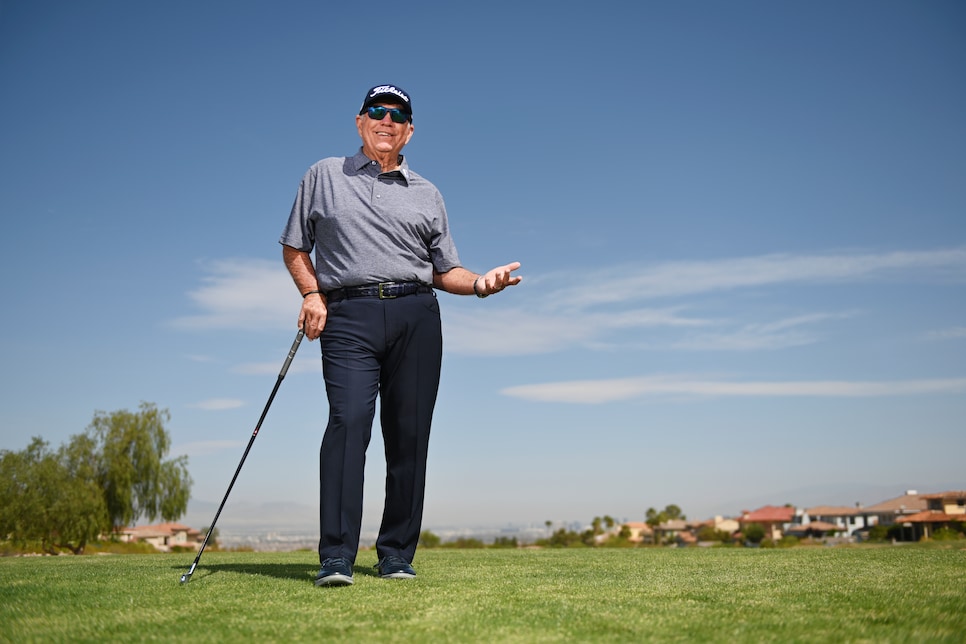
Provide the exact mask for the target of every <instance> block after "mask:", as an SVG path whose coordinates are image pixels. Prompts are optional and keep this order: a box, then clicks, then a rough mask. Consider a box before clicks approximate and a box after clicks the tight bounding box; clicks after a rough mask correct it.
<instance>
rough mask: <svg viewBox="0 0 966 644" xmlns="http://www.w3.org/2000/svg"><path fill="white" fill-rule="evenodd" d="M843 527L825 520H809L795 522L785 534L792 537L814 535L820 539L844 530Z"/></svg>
mask: <svg viewBox="0 0 966 644" xmlns="http://www.w3.org/2000/svg"><path fill="white" fill-rule="evenodd" d="M844 531H845V528H843V527H842V526H839V525H836V524H834V523H828V522H827V521H810V522H808V523H799V524H796V525H794V526H792V527H790V528H788V529H787V530H785V534H787V535H791V536H794V537H803V538H804V537H814V538H817V539H822V538H824V537H828V536H835V534H836V533H839V532H844Z"/></svg>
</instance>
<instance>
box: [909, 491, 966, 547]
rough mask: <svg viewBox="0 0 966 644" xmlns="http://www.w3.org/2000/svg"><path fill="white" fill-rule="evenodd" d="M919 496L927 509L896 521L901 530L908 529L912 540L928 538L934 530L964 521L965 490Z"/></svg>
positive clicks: (965, 514) (965, 516) (965, 513)
mask: <svg viewBox="0 0 966 644" xmlns="http://www.w3.org/2000/svg"><path fill="white" fill-rule="evenodd" d="M920 498H921V499H923V500H924V501H925V502H926V505H927V509H926V510H923V511H922V512H916V513H915V514H909V515H903V516H902V518H901V519H900V520H899V521H897V523H899V524H900V525H902V527H903V530H905V529H906V528H908V529H909V531H910V532H911V533H912V534H911V538H912V539H913V540H914V541H918V540H919V539H922V538H925V539H929V538H930V537H931V536H932V534H933V533H934V532H935V531H936V530H939V529H940V528H946V527H949V525H950V524H951V523H966V491H962V490H954V491H949V492H939V493H938V494H923V495H920Z"/></svg>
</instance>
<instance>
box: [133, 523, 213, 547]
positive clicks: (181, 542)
mask: <svg viewBox="0 0 966 644" xmlns="http://www.w3.org/2000/svg"><path fill="white" fill-rule="evenodd" d="M117 536H118V539H120V540H121V541H124V542H126V543H138V542H140V543H149V544H151V545H152V546H154V547H155V548H157V549H158V550H160V551H161V552H171V549H172V548H173V547H175V546H181V547H184V548H192V549H194V550H198V549H199V548H201V544H202V542H203V541H204V538H205V535H204V534H203V533H202V532H200V531H198V530H195V529H194V528H189V527H188V526H186V525H181V524H180V523H159V524H156V525H142V526H134V527H130V528H121V529H120V530H118V532H117Z"/></svg>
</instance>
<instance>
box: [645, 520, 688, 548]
mask: <svg viewBox="0 0 966 644" xmlns="http://www.w3.org/2000/svg"><path fill="white" fill-rule="evenodd" d="M689 528H690V525H689V524H688V522H687V521H685V520H684V519H670V520H668V521H665V522H664V523H659V524H658V525H656V526H654V543H657V544H663V543H676V542H678V541H680V540H681V535H684V534H686V535H688V536H690V537H691V538H690V539H689V540H688V542H690V543H693V542H695V541H697V539H695V538H694V535H692V534H691V533H690V532H689V531H688V529H689ZM685 539H687V537H685Z"/></svg>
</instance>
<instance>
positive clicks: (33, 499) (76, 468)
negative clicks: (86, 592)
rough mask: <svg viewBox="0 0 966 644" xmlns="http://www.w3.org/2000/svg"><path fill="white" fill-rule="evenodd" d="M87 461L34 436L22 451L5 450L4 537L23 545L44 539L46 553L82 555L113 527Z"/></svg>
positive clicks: (0, 529) (0, 516)
mask: <svg viewBox="0 0 966 644" xmlns="http://www.w3.org/2000/svg"><path fill="white" fill-rule="evenodd" d="M88 465H89V464H88V463H86V462H84V461H82V460H77V459H74V458H73V454H72V453H71V451H70V450H68V449H67V448H63V447H62V448H61V449H60V450H59V451H58V452H54V451H52V450H51V449H50V447H49V445H48V444H47V442H45V441H44V440H43V439H41V438H39V437H35V438H34V439H33V440H32V441H31V443H30V445H28V446H27V449H25V450H24V451H22V452H9V451H4V452H2V453H0V535H3V536H8V537H9V538H10V539H11V540H12V541H14V542H15V543H17V544H18V545H21V546H26V545H27V544H28V543H29V542H39V543H40V547H41V549H42V550H44V551H45V552H49V553H52V554H54V553H56V552H57V551H58V548H67V549H69V550H71V551H72V552H74V553H75V554H79V553H81V552H83V551H84V548H85V546H86V545H87V542H89V541H92V540H94V539H96V538H97V536H98V535H99V534H100V533H101V532H102V531H104V530H105V529H106V528H107V527H109V526H110V521H109V520H108V515H107V507H106V505H105V502H104V495H103V494H102V493H101V491H100V490H99V489H98V487H97V485H96V484H95V483H94V481H93V480H92V479H91V478H90V477H89V476H88V477H87V478H84V475H85V474H89V470H88V469H87V468H88Z"/></svg>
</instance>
